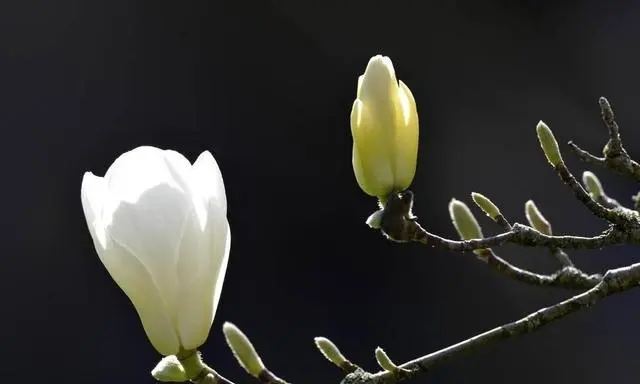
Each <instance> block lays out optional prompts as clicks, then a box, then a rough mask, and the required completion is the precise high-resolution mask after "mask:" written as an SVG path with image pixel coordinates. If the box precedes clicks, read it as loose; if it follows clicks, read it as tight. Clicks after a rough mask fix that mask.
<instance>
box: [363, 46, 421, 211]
mask: <svg viewBox="0 0 640 384" xmlns="http://www.w3.org/2000/svg"><path fill="white" fill-rule="evenodd" d="M351 135H352V136H353V157H352V163H353V171H354V173H355V176H356V180H357V181H358V185H360V188H362V190H363V191H364V192H365V193H367V194H368V195H371V196H376V197H378V198H380V199H381V200H385V199H386V197H387V196H389V195H390V194H391V193H392V192H400V191H403V190H405V189H407V188H408V187H409V185H410V184H411V182H412V181H413V176H414V175H415V172H416V161H417V158H418V112H417V110H416V102H415V100H414V98H413V94H412V93H411V91H410V90H409V87H407V86H406V85H405V84H404V83H403V82H402V81H398V80H397V79H396V74H395V71H394V69H393V64H392V63H391V59H389V58H388V57H386V56H381V55H377V56H374V57H372V58H371V59H370V60H369V64H368V65H367V69H366V70H365V72H364V75H362V76H360V77H359V78H358V92H357V97H356V100H355V101H354V103H353V108H352V110H351Z"/></svg>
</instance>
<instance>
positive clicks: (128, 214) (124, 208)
mask: <svg viewBox="0 0 640 384" xmlns="http://www.w3.org/2000/svg"><path fill="white" fill-rule="evenodd" d="M191 210H192V204H191V201H190V200H189V197H188V196H186V195H185V194H184V193H183V192H182V191H181V190H179V189H176V188H174V187H171V186H169V185H167V184H160V185H157V186H155V187H153V188H151V189H149V190H147V191H145V192H144V193H143V194H142V195H141V196H140V197H139V199H138V201H137V202H136V203H128V202H121V203H120V205H119V206H118V207H117V209H116V210H115V212H114V214H113V220H112V222H111V225H110V227H109V228H108V230H109V232H110V234H111V236H112V238H113V240H114V241H115V242H117V243H118V244H120V245H121V246H123V247H124V248H126V249H128V250H129V251H130V252H131V253H132V254H133V255H135V256H136V257H137V259H138V260H139V261H140V262H141V263H142V264H143V265H144V266H145V267H146V269H147V270H148V271H149V273H150V274H151V278H152V279H153V282H154V284H155V285H156V287H158V290H159V292H160V295H161V297H162V300H163V302H164V304H165V306H166V308H167V312H168V313H169V316H170V317H171V318H172V320H173V321H174V324H175V319H176V318H177V313H176V306H177V304H176V302H177V296H176V295H177V287H178V278H177V271H176V265H177V263H178V256H179V255H178V250H179V247H180V243H181V240H182V236H183V231H184V227H185V223H186V220H187V218H188V217H189V215H190V213H191Z"/></svg>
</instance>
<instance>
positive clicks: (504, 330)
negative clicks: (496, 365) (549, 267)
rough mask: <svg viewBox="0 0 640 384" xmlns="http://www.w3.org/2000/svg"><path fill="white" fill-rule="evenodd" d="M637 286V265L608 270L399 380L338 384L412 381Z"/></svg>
mask: <svg viewBox="0 0 640 384" xmlns="http://www.w3.org/2000/svg"><path fill="white" fill-rule="evenodd" d="M639 284H640V263H637V264H632V265H630V266H627V267H623V268H617V269H612V270H609V271H608V272H607V273H606V274H605V275H604V277H603V278H602V280H601V281H600V282H599V283H598V284H597V285H596V286H594V287H593V288H591V289H589V290H588V291H586V292H584V293H581V294H579V295H576V296H574V297H572V298H570V299H567V300H565V301H562V302H560V303H558V304H555V305H553V306H550V307H547V308H543V309H541V310H539V311H536V312H533V313H531V314H530V315H528V316H526V317H523V318H521V319H520V320H517V321H514V322H511V323H508V324H504V325H502V326H500V327H497V328H494V329H492V330H490V331H487V332H484V333H482V334H479V335H477V336H474V337H471V338H469V339H467V340H464V341H462V342H459V343H457V344H454V345H451V346H449V347H446V348H443V349H441V350H439V351H436V352H433V353H431V354H428V355H426V356H422V357H419V358H417V359H414V360H411V361H409V362H407V363H404V364H402V365H400V366H399V367H400V368H403V369H405V370H407V371H408V373H406V374H404V375H402V376H401V377H400V376H398V375H393V374H392V373H390V372H386V371H381V372H378V373H375V374H371V373H367V372H363V371H356V372H354V373H351V374H349V375H347V376H346V377H345V378H344V379H343V380H342V382H341V384H393V383H396V382H399V381H401V380H405V379H409V378H412V377H415V376H417V375H418V374H420V373H423V372H426V371H428V370H429V369H431V368H432V367H434V366H436V365H438V364H441V363H444V362H446V361H448V360H450V359H452V358H454V357H458V356H460V355H463V354H466V353H469V352H471V351H473V350H475V349H477V348H478V347H481V346H485V345H488V344H491V343H494V342H496V341H499V340H503V339H508V338H511V337H514V336H519V335H524V334H527V333H531V332H533V331H536V330H537V329H539V328H541V327H542V326H544V325H546V324H549V323H551V322H553V321H554V320H558V319H561V318H563V317H565V316H567V315H569V314H571V313H574V312H577V311H579V310H581V309H584V308H587V307H589V306H591V305H593V304H595V303H597V302H598V301H600V300H602V299H603V298H605V297H607V296H609V295H612V294H615V293H619V292H624V291H627V290H629V289H631V288H634V287H637V286H638V285H639Z"/></svg>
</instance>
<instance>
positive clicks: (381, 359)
mask: <svg viewBox="0 0 640 384" xmlns="http://www.w3.org/2000/svg"><path fill="white" fill-rule="evenodd" d="M376 361H377V362H378V365H379V366H380V367H381V368H382V369H384V370H385V371H389V372H396V371H398V369H399V368H398V366H397V365H395V363H394V362H393V361H391V359H390V358H389V355H387V353H386V352H385V351H384V349H382V348H380V347H378V348H376Z"/></svg>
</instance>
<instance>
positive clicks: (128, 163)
mask: <svg viewBox="0 0 640 384" xmlns="http://www.w3.org/2000/svg"><path fill="white" fill-rule="evenodd" d="M104 178H105V179H106V180H107V182H108V184H109V193H110V195H111V196H112V198H114V199H117V200H122V201H127V202H130V203H133V202H135V201H137V200H138V199H139V198H140V195H142V194H143V193H144V192H145V191H147V190H148V189H149V188H152V187H154V186H156V185H159V184H169V185H171V186H173V187H176V188H179V185H178V184H177V182H176V181H175V179H174V177H173V175H172V174H171V172H170V171H169V169H168V167H167V164H166V162H165V156H164V151H163V150H161V149H158V148H155V147H147V146H144V147H138V148H135V149H133V150H131V151H129V152H125V153H123V154H122V155H120V157H118V158H117V159H116V160H115V161H114V162H113V164H111V166H110V167H109V169H108V170H107V173H106V174H105V176H104Z"/></svg>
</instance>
